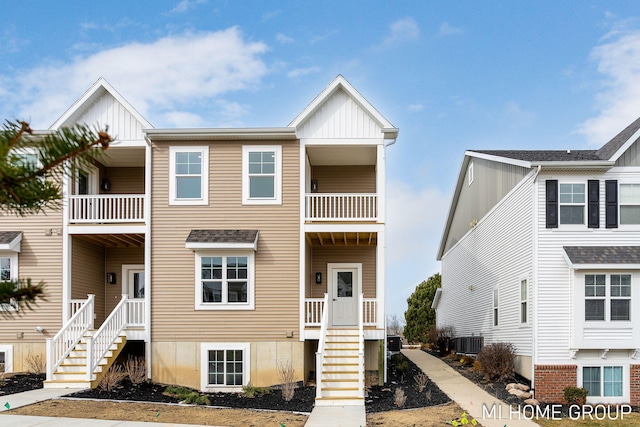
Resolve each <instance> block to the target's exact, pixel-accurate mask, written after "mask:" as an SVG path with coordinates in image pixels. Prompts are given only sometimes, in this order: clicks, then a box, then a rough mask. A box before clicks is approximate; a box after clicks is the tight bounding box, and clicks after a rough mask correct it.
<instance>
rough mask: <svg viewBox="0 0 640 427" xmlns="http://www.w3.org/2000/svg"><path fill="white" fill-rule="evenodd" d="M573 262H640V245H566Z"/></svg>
mask: <svg viewBox="0 0 640 427" xmlns="http://www.w3.org/2000/svg"><path fill="white" fill-rule="evenodd" d="M563 249H564V251H565V252H566V254H567V256H568V257H569V260H571V262H572V263H573V264H640V246H564V247H563Z"/></svg>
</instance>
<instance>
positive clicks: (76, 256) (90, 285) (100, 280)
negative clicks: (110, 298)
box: [71, 237, 105, 326]
mask: <svg viewBox="0 0 640 427" xmlns="http://www.w3.org/2000/svg"><path fill="white" fill-rule="evenodd" d="M104 252H105V250H104V248H103V247H102V246H98V245H94V244H92V243H90V242H87V241H86V240H83V239H81V238H79V237H73V238H72V244H71V254H72V255H71V257H72V258H71V259H72V260H73V262H72V264H71V298H72V299H86V298H87V295H88V294H94V295H95V300H94V311H95V315H96V322H97V324H96V326H97V325H99V324H100V322H102V321H103V320H104V319H105V299H104V289H105V271H104Z"/></svg>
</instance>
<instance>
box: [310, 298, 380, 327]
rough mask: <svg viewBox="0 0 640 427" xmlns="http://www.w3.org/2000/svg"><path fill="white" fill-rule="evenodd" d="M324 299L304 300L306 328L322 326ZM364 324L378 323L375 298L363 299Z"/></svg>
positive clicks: (361, 303)
mask: <svg viewBox="0 0 640 427" xmlns="http://www.w3.org/2000/svg"><path fill="white" fill-rule="evenodd" d="M324 304H325V300H324V298H305V300H304V310H305V313H304V326H321V323H322V314H323V308H324ZM360 305H361V306H362V310H361V313H362V322H363V324H364V326H376V325H377V322H378V316H377V310H378V300H377V299H375V298H363V300H362V301H361V302H360Z"/></svg>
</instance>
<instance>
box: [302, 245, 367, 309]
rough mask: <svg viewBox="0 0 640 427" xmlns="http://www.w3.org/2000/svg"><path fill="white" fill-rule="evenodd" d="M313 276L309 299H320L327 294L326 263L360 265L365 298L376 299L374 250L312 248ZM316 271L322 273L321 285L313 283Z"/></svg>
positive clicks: (362, 248)
mask: <svg viewBox="0 0 640 427" xmlns="http://www.w3.org/2000/svg"><path fill="white" fill-rule="evenodd" d="M312 260H313V263H312V268H311V271H310V272H309V274H310V275H313V279H312V283H313V285H312V288H311V298H322V297H324V293H325V292H328V290H327V283H328V281H329V278H328V277H327V274H328V273H327V264H328V263H362V287H363V290H364V297H365V298H375V297H376V248H375V246H371V247H360V246H358V247H355V246H354V247H335V246H328V247H326V248H323V247H317V246H316V247H314V248H313V255H312ZM316 271H321V272H322V284H321V285H318V284H316V283H315V274H316Z"/></svg>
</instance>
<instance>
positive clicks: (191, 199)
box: [169, 147, 209, 205]
mask: <svg viewBox="0 0 640 427" xmlns="http://www.w3.org/2000/svg"><path fill="white" fill-rule="evenodd" d="M169 155H170V160H169V177H170V178H169V180H170V181H169V204H172V205H206V204H207V203H208V195H209V185H208V184H209V147H171V148H170V150H169Z"/></svg>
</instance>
